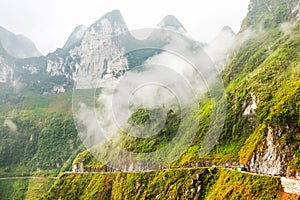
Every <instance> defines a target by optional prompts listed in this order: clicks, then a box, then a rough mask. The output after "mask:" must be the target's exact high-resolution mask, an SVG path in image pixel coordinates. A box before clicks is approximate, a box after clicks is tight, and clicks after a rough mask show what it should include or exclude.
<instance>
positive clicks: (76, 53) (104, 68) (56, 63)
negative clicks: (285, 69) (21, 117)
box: [0, 10, 235, 94]
mask: <svg viewBox="0 0 300 200" xmlns="http://www.w3.org/2000/svg"><path fill="white" fill-rule="evenodd" d="M156 28H158V29H164V30H169V31H174V32H178V33H180V34H184V35H185V34H186V33H187V30H186V29H185V28H184V26H183V25H182V24H181V23H180V22H179V20H178V19H177V18H176V17H175V16H172V15H168V16H166V17H165V18H164V19H163V20H162V21H161V22H160V23H158V25H157V27H156ZM128 31H129V30H128V28H127V25H126V23H125V21H124V19H123V16H122V14H121V13H120V11H119V10H113V11H111V12H109V13H107V14H106V15H104V16H103V17H101V18H100V19H99V20H97V21H96V22H95V23H94V24H92V25H91V26H90V27H85V26H83V25H80V26H77V27H76V28H75V30H74V31H73V32H72V33H71V35H70V36H69V38H68V40H67V41H66V43H65V45H64V46H63V47H62V48H58V49H57V50H56V51H55V52H53V53H49V54H48V55H46V56H41V53H39V52H38V50H37V49H36V48H35V46H34V44H33V42H31V41H30V40H29V39H26V38H25V37H24V36H16V35H14V34H13V33H11V32H9V31H7V30H5V29H4V28H0V42H1V44H2V46H3V51H2V55H1V52H0V56H1V57H3V59H2V60H0V63H2V65H0V80H1V82H7V83H8V82H10V83H13V82H16V80H18V82H19V83H20V82H22V84H19V85H23V87H24V86H28V85H36V84H34V83H32V81H33V80H36V81H39V82H42V83H45V86H44V87H43V88H41V89H40V92H41V93H44V94H55V93H60V92H63V91H65V90H66V89H67V88H68V87H70V86H72V85H73V84H70V83H71V82H76V86H77V88H91V87H94V86H92V85H91V83H92V82H95V80H98V79H106V80H108V79H114V78H117V77H119V76H120V75H122V73H124V72H126V70H129V69H130V68H132V67H134V66H135V65H138V64H142V63H143V62H144V61H145V60H147V59H148V58H149V57H151V56H153V55H154V54H157V53H158V52H154V51H143V52H139V55H135V56H133V55H127V57H122V56H123V54H124V53H125V52H126V51H127V50H128V49H133V48H138V47H141V46H143V45H145V44H146V43H149V44H151V45H152V44H154V43H155V44H156V46H158V47H163V46H164V45H166V44H167V43H168V40H169V39H168V37H167V36H166V35H165V36H163V35H161V33H158V34H157V33H156V32H155V31H154V32H153V33H151V35H150V36H149V37H148V38H147V39H146V40H145V41H143V42H141V41H138V40H136V39H135V38H134V37H132V36H131V35H128V37H127V36H126V37H127V38H126V39H124V41H122V42H121V43H120V42H116V40H115V36H117V35H118V34H121V33H125V32H128ZM223 36H226V37H223ZM234 38H235V34H234V33H233V31H232V30H231V28H229V27H227V28H224V29H223V30H221V32H220V34H219V36H217V38H216V39H215V40H213V41H212V42H211V43H209V44H205V45H204V44H203V45H202V46H203V47H204V48H205V49H206V50H207V52H208V54H209V55H210V56H211V58H213V59H214V60H215V62H216V63H217V64H218V65H219V66H221V67H223V66H224V63H225V62H226V58H227V53H228V52H229V50H230V49H229V48H230V47H231V46H232V43H233V42H234ZM104 46H105V48H104ZM216 47H217V49H218V50H216ZM220 47H221V48H220ZM39 56H41V57H39ZM118 56H121V60H119V61H120V62H118V63H115V64H114V65H111V62H112V61H113V59H114V58H117V57H118ZM29 57H39V58H35V59H34V60H35V61H34V62H35V63H32V59H27V60H26V59H25V60H24V58H29ZM13 58H14V59H13ZM37 63H39V65H37ZM20 70H21V71H23V72H22V73H21V72H20ZM24 70H25V71H26V70H27V71H29V73H30V74H31V75H28V76H27V77H26V78H25V77H24V75H23V74H24ZM39 72H41V73H43V74H45V73H46V74H48V77H47V76H45V75H43V77H40V78H37V77H38V76H39V75H40V74H41V73H39ZM33 73H34V74H36V73H38V74H39V75H38V76H37V77H35V78H29V77H31V76H32V74H33ZM25 74H26V73H25ZM45 77H47V78H46V79H45ZM51 77H53V78H51ZM54 77H57V78H54ZM49 79H51V80H54V79H55V80H56V82H55V81H54V82H52V81H51V82H50V83H49V81H48V80H49ZM58 80H59V81H58ZM46 85H47V86H46ZM58 88H59V89H58ZM49 89H50V91H49Z"/></svg>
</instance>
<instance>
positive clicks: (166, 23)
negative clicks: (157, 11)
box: [157, 15, 187, 33]
mask: <svg viewBox="0 0 300 200" xmlns="http://www.w3.org/2000/svg"><path fill="white" fill-rule="evenodd" d="M157 27H159V28H163V29H167V30H171V31H178V32H180V33H185V32H187V31H186V29H185V28H184V27H183V25H182V24H181V23H180V22H179V20H178V19H177V18H176V17H175V16H173V15H167V16H166V17H165V18H164V19H163V20H162V21H161V22H160V23H159V24H158V25H157Z"/></svg>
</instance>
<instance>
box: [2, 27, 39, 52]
mask: <svg viewBox="0 0 300 200" xmlns="http://www.w3.org/2000/svg"><path fill="white" fill-rule="evenodd" d="M0 42H1V43H2V46H3V48H4V49H5V50H6V52H7V53H9V54H10V55H11V56H13V57H16V58H29V57H38V56H41V55H42V54H41V53H40V52H39V51H38V50H37V48H36V47H35V45H34V43H33V42H32V41H31V40H30V39H28V38H27V37H25V36H23V35H15V34H13V33H12V32H10V31H8V30H6V29H5V28H3V27H0Z"/></svg>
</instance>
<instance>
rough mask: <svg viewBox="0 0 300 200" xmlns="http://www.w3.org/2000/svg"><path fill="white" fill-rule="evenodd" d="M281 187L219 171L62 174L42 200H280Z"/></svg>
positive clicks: (269, 181)
mask: <svg viewBox="0 0 300 200" xmlns="http://www.w3.org/2000/svg"><path fill="white" fill-rule="evenodd" d="M237 184H238V187H237ZM280 187H281V186H280V180H279V179H278V178H272V177H262V176H254V175H250V174H244V173H240V172H237V171H229V170H217V169H215V170H213V169H181V170H180V169H179V170H166V171H154V172H144V173H102V174H99V173H98V174H63V175H62V176H61V177H60V178H59V180H57V181H56V182H55V184H54V185H53V186H52V188H51V189H50V190H49V191H48V192H47V193H46V194H45V195H44V196H43V198H42V199H155V198H156V199H176V198H179V199H280V191H281V188H280Z"/></svg>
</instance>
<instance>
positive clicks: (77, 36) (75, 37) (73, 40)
mask: <svg viewBox="0 0 300 200" xmlns="http://www.w3.org/2000/svg"><path fill="white" fill-rule="evenodd" d="M86 30H87V27H86V26H84V25H79V26H77V27H76V28H75V30H74V31H73V32H72V33H71V35H70V36H69V38H68V40H67V42H66V43H65V45H64V47H63V49H68V48H70V47H71V46H73V45H75V44H77V43H78V42H80V41H81V40H82V38H83V35H84V33H85V31H86Z"/></svg>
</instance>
